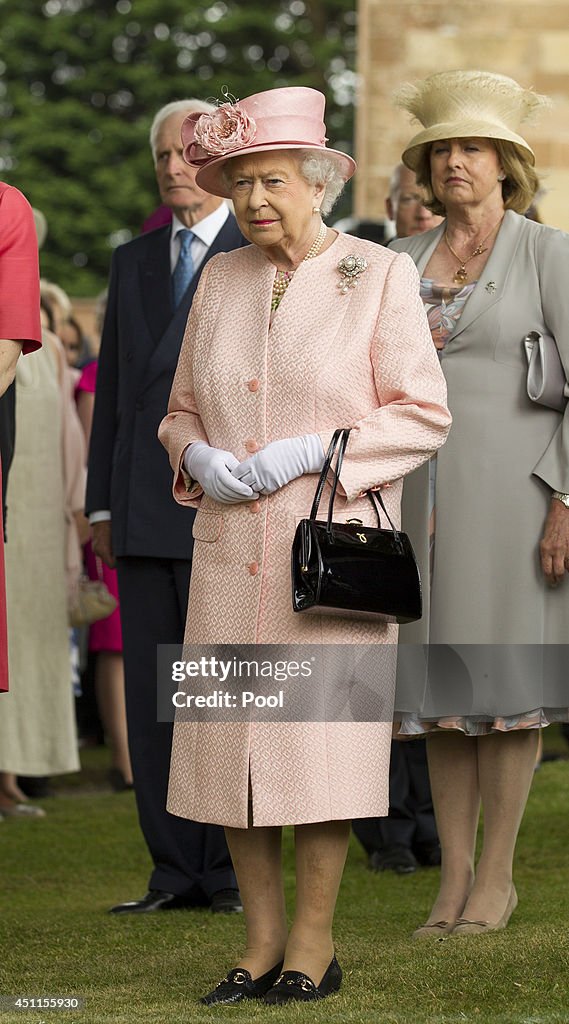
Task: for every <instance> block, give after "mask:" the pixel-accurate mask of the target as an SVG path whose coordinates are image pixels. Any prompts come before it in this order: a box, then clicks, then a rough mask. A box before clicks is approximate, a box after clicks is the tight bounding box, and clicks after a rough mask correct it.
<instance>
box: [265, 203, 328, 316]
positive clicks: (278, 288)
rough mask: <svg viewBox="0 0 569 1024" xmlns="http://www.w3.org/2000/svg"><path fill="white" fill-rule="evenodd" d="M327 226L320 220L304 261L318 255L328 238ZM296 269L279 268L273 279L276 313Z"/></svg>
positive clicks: (273, 303)
mask: <svg viewBox="0 0 569 1024" xmlns="http://www.w3.org/2000/svg"><path fill="white" fill-rule="evenodd" d="M327 230H328V229H327V227H326V225H325V223H324V221H321V222H320V229H319V231H318V234H317V235H316V238H315V239H314V241H313V243H312V245H311V246H310V249H309V250H308V252H307V253H306V256H304V258H303V259H302V263H306V260H311V259H313V258H314V256H317V255H318V253H319V252H320V250H321V248H322V246H323V244H324V239H325V238H326V232H327ZM293 274H294V270H277V272H276V274H275V279H274V281H273V295H272V299H271V310H272V312H273V313H274V312H275V310H277V309H278V308H279V305H280V302H281V299H282V297H283V295H284V293H285V292H286V290H287V288H288V286H289V284H290V282H291V281H292V278H293Z"/></svg>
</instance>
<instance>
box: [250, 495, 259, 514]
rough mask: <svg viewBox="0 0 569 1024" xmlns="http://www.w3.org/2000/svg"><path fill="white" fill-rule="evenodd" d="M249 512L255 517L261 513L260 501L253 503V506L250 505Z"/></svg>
mask: <svg viewBox="0 0 569 1024" xmlns="http://www.w3.org/2000/svg"><path fill="white" fill-rule="evenodd" d="M249 512H251V513H252V514H253V515H256V514H257V513H258V512H259V501H258V499H257V501H252V502H251V504H250V505H249Z"/></svg>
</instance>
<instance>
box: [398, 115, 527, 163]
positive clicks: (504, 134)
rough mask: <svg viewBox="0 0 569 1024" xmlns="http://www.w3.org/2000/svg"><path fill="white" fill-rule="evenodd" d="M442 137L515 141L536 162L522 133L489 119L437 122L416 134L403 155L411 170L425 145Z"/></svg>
mask: <svg viewBox="0 0 569 1024" xmlns="http://www.w3.org/2000/svg"><path fill="white" fill-rule="evenodd" d="M442 139H496V140H498V139H500V140H501V141H502V142H513V143H514V145H515V146H518V147H520V149H522V150H523V154H522V155H523V156H524V157H525V158H526V159H527V160H529V162H530V164H531V165H532V166H533V165H534V164H535V153H534V151H533V149H532V148H531V146H530V145H529V144H528V143H527V142H526V140H525V139H524V138H522V136H521V135H517V134H516V133H515V132H512V131H510V130H509V128H502V127H501V126H500V125H497V124H492V123H490V122H488V121H462V122H461V123H460V124H456V123H453V122H449V123H446V124H435V125H432V127H431V128H425V129H423V131H421V132H419V134H418V135H415V136H414V137H413V138H412V139H411V141H410V142H409V144H408V145H407V147H406V148H405V150H404V151H403V154H402V156H401V159H402V161H403V163H404V164H405V166H406V167H408V168H409V170H411V171H416V170H417V168H418V166H419V162H420V160H421V156H422V154H423V150H424V148H425V146H427V145H429V143H431V142H438V141H439V140H442Z"/></svg>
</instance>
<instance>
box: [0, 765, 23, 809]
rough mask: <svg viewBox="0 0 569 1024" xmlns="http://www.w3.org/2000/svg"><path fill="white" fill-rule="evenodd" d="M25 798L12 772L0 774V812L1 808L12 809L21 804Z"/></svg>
mask: <svg viewBox="0 0 569 1024" xmlns="http://www.w3.org/2000/svg"><path fill="white" fill-rule="evenodd" d="M27 799H28V798H27V796H26V794H25V793H22V790H21V789H20V787H19V786H18V781H17V778H16V776H15V775H14V774H13V772H0V810H1V808H2V807H12V806H13V805H14V804H23V803H25V802H26V801H27Z"/></svg>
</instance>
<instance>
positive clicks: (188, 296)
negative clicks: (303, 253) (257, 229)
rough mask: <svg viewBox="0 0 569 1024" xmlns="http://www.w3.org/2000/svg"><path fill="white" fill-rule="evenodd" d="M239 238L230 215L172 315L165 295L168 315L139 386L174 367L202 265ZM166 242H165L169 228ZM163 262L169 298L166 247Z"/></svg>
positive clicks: (228, 248)
mask: <svg viewBox="0 0 569 1024" xmlns="http://www.w3.org/2000/svg"><path fill="white" fill-rule="evenodd" d="M240 241H242V236H241V233H240V231H239V229H238V227H237V224H236V221H235V218H234V217H233V216H232V215H230V216H229V217H228V218H227V220H226V221H225V224H224V225H223V227H222V228H221V230H220V232H219V233H218V235H216V237H215V239H214V241H213V242H212V244H211V245H210V247H209V249H208V252H207V255H206V257H205V259H204V261H203V263H202V264H201V266H200V267H199V269H198V270H197V272H196V273H195V274H194V276H193V278H192V280H191V281H190V283H189V285H188V287H187V289H186V291H185V293H184V297H183V298H182V301H181V302H180V304H179V306H178V308H177V309H176V311H175V312H174V314H173V315H172V306H171V301H172V300H171V298H169V302H170V315H169V317H168V319H167V321H166V323H165V325H164V327H163V329H162V333H161V335H160V337H159V339H158V342H157V344H156V348H155V349H154V352H153V353H152V356H151V357H150V359H149V361H148V364H147V367H146V371H145V374H144V379H143V388H146V387H148V385H149V383H150V382H151V381H152V380H154V379H155V378H156V377H158V376H159V375H160V374H162V373H164V372H172V374H173V372H174V370H175V369H176V363H177V360H178V355H179V353H180V347H181V344H182V338H183V337H184V331H185V328H186V321H187V319H188V314H189V312H190V307H191V305H192V301H193V298H194V295H195V294H196V289H197V287H198V284H199V282H200V278H201V275H202V273H203V270H204V267H205V266H206V264H207V263H208V262H209V260H210V259H212V257H213V256H215V255H216V254H217V253H219V252H229V251H230V250H231V249H235V248H237V247H238V246H239V243H240ZM167 242H168V243H169V228H168V235H167ZM164 265H165V267H166V270H167V272H168V274H167V277H168V280H167V288H168V296H169V297H170V296H171V290H170V289H171V282H170V255H169V248H168V246H167V252H166V256H165V257H164Z"/></svg>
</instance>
